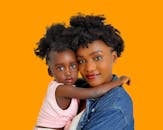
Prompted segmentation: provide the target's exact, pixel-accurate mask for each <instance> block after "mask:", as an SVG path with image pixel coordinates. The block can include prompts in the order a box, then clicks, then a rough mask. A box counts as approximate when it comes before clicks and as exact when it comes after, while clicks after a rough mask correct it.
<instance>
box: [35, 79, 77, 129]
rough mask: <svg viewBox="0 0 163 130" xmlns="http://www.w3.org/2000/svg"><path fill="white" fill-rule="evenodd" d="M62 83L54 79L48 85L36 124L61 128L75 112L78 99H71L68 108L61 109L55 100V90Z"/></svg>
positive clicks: (69, 120)
mask: <svg viewBox="0 0 163 130" xmlns="http://www.w3.org/2000/svg"><path fill="white" fill-rule="evenodd" d="M59 85H62V84H61V83H57V82H56V81H52V82H51V83H50V84H49V86H48V91H47V95H46V97H45V99H44V101H43V104H42V107H41V110H40V113H39V116H38V120H37V123H36V126H42V127H48V128H62V127H64V126H65V125H66V124H68V123H69V122H71V120H72V119H73V117H74V116H75V115H76V114H77V111H78V101H77V99H74V98H73V99H72V100H71V104H70V106H69V108H67V109H66V110H63V109H61V108H60V107H59V106H58V105H57V102H56V98H55V91H56V88H57V87H58V86H59Z"/></svg>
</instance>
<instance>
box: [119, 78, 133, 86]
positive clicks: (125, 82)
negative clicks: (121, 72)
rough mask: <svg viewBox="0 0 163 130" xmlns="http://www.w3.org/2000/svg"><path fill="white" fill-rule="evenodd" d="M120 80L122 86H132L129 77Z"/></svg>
mask: <svg viewBox="0 0 163 130" xmlns="http://www.w3.org/2000/svg"><path fill="white" fill-rule="evenodd" d="M118 80H120V82H121V83H122V84H127V85H130V84H131V79H130V78H129V77H127V76H120V77H119V79H118Z"/></svg>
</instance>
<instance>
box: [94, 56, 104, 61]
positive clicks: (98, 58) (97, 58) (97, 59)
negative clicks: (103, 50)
mask: <svg viewBox="0 0 163 130" xmlns="http://www.w3.org/2000/svg"><path fill="white" fill-rule="evenodd" d="M102 59H103V57H102V56H96V57H95V58H94V60H95V61H99V60H102Z"/></svg>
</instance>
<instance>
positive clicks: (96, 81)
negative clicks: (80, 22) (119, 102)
mask: <svg viewBox="0 0 163 130" xmlns="http://www.w3.org/2000/svg"><path fill="white" fill-rule="evenodd" d="M76 54H77V61H78V65H79V71H80V73H81V75H82V76H83V78H84V79H85V80H86V81H87V82H88V83H89V84H90V86H92V87H96V86H98V85H101V84H103V83H105V82H109V81H110V80H111V79H112V65H113V63H114V62H115V60H116V58H117V54H116V52H115V51H113V49H112V48H111V47H108V46H107V45H106V44H105V43H104V42H103V41H101V40H96V41H94V42H92V43H90V44H88V48H82V47H80V48H79V49H78V50H77V53H76Z"/></svg>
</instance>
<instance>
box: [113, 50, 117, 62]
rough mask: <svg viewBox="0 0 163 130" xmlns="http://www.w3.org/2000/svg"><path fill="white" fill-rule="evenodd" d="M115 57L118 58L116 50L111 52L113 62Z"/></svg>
mask: <svg viewBox="0 0 163 130" xmlns="http://www.w3.org/2000/svg"><path fill="white" fill-rule="evenodd" d="M117 58H118V56H117V52H116V51H113V52H112V61H113V63H115V62H116V61H117Z"/></svg>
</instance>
